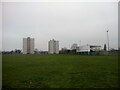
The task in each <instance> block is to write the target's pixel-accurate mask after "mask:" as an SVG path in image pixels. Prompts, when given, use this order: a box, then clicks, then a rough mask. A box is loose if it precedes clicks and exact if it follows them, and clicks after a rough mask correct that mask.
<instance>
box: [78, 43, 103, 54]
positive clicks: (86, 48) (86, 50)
mask: <svg viewBox="0 0 120 90" xmlns="http://www.w3.org/2000/svg"><path fill="white" fill-rule="evenodd" d="M100 50H101V46H100V45H88V44H87V45H83V46H79V47H78V48H77V53H80V54H90V53H92V52H99V51H100Z"/></svg>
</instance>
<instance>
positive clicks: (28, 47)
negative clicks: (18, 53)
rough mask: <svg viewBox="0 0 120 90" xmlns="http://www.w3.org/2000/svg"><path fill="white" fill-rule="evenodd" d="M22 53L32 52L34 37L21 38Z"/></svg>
mask: <svg viewBox="0 0 120 90" xmlns="http://www.w3.org/2000/svg"><path fill="white" fill-rule="evenodd" d="M23 54H34V38H30V37H27V38H23Z"/></svg>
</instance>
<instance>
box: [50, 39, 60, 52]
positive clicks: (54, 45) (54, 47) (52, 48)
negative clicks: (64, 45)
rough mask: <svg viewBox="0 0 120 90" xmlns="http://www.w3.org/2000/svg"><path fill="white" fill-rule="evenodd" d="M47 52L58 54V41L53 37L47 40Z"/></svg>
mask: <svg viewBox="0 0 120 90" xmlns="http://www.w3.org/2000/svg"><path fill="white" fill-rule="evenodd" d="M48 53H49V54H59V41H56V40H54V39H53V40H50V41H49V42H48Z"/></svg>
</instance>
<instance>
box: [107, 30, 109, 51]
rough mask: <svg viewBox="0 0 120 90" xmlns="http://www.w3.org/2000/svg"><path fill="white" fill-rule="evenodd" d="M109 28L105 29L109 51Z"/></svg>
mask: <svg viewBox="0 0 120 90" xmlns="http://www.w3.org/2000/svg"><path fill="white" fill-rule="evenodd" d="M108 32H109V30H107V43H108V51H109V36H108Z"/></svg>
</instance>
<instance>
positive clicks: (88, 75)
mask: <svg viewBox="0 0 120 90" xmlns="http://www.w3.org/2000/svg"><path fill="white" fill-rule="evenodd" d="M2 60H3V62H2V66H3V68H2V70H3V73H2V75H3V88H117V87H118V57H117V56H81V55H3V58H2Z"/></svg>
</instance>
